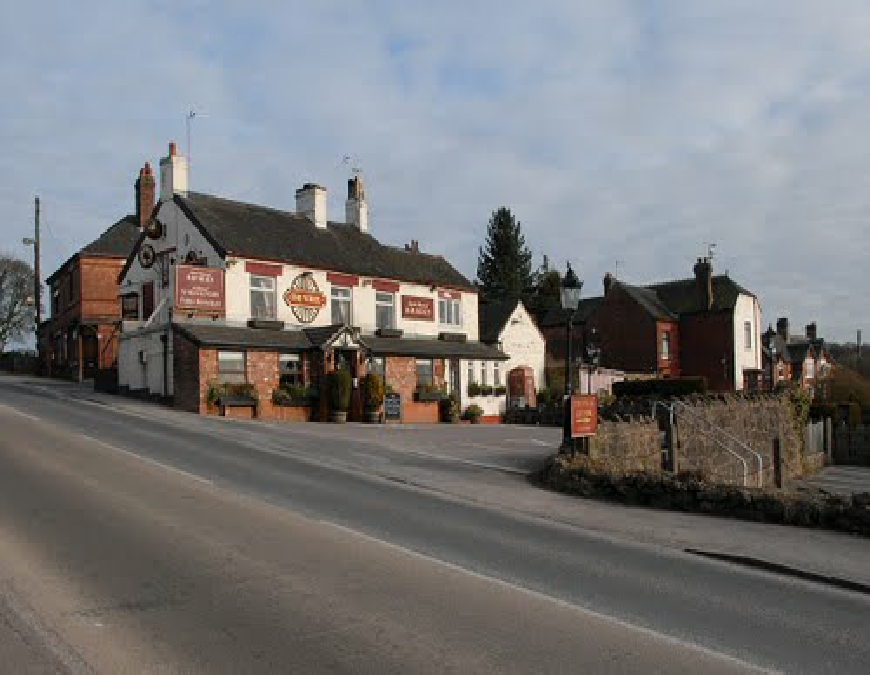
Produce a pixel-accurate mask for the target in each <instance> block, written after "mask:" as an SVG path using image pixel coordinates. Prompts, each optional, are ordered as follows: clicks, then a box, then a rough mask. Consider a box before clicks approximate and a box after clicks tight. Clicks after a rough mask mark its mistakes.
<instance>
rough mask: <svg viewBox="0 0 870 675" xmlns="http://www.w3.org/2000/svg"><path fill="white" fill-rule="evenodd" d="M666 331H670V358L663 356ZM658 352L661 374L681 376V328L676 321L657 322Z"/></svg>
mask: <svg viewBox="0 0 870 675" xmlns="http://www.w3.org/2000/svg"><path fill="white" fill-rule="evenodd" d="M665 331H667V333H668V337H669V340H670V343H669V345H668V358H667V359H666V358H663V354H662V343H663V341H664V334H665ZM656 345H657V346H656V353H657V361H658V370H659V374H660V375H664V376H666V377H679V375H680V329H679V324H678V323H677V322H676V321H658V322H656Z"/></svg>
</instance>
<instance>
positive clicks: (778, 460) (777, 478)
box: [773, 436, 782, 489]
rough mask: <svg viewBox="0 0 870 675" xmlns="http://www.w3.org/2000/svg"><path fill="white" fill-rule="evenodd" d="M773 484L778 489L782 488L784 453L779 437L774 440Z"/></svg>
mask: <svg viewBox="0 0 870 675" xmlns="http://www.w3.org/2000/svg"><path fill="white" fill-rule="evenodd" d="M773 482H774V484H775V485H776V487H777V489H781V488H782V452H781V450H780V442H779V436H777V437H776V438H774V439H773Z"/></svg>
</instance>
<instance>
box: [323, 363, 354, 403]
mask: <svg viewBox="0 0 870 675" xmlns="http://www.w3.org/2000/svg"><path fill="white" fill-rule="evenodd" d="M326 384H327V387H328V389H327V391H328V392H329V404H330V406H332V409H333V410H335V411H338V412H347V410H348V409H349V408H350V393H351V386H352V381H351V377H350V373H349V372H347V371H346V370H335V371H333V372H331V373H329V374H328V375H327V376H326Z"/></svg>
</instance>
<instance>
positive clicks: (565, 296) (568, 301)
mask: <svg viewBox="0 0 870 675" xmlns="http://www.w3.org/2000/svg"><path fill="white" fill-rule="evenodd" d="M582 290H583V282H582V281H580V279H578V278H577V275H576V274H574V270H572V269H571V263H568V270H567V271H566V272H565V277H564V278H563V279H562V288H561V301H562V309H564V310H570V311H574V310H575V309H577V307H579V306H580V292H581V291H582Z"/></svg>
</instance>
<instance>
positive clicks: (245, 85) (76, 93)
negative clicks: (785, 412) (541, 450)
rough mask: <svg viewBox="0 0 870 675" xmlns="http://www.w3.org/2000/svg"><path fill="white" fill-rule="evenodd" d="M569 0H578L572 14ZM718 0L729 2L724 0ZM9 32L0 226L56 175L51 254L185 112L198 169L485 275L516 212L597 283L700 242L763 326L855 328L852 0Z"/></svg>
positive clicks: (648, 269)
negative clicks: (356, 212)
mask: <svg viewBox="0 0 870 675" xmlns="http://www.w3.org/2000/svg"><path fill="white" fill-rule="evenodd" d="M578 5H581V6H579V7H578ZM714 5H716V8H714ZM8 18H9V19H10V20H9V21H5V22H4V23H3V25H2V26H0V63H2V65H0V86H2V88H3V91H4V93H5V94H6V95H5V96H4V97H3V98H2V99H0V114H2V118H3V119H4V125H3V126H2V128H0V140H2V147H3V149H4V152H3V153H0V170H2V171H3V175H4V181H2V186H0V207H2V209H3V212H4V215H5V224H4V226H3V232H4V234H8V241H7V237H4V241H3V243H2V245H3V246H6V247H7V248H10V247H11V248H12V249H13V250H14V249H15V246H16V243H15V242H17V241H19V240H20V238H21V237H22V236H25V235H26V234H27V232H28V230H29V228H30V227H31V225H30V224H31V222H32V213H31V211H32V197H33V194H34V193H36V192H38V193H39V194H40V195H41V196H42V198H43V202H44V207H45V214H46V219H47V220H48V222H49V223H50V224H51V229H52V232H53V234H54V235H55V236H54V237H53V239H48V240H47V242H46V246H45V249H46V260H45V265H44V267H45V268H46V269H53V268H54V267H55V266H56V265H57V264H59V263H60V262H62V260H64V259H65V258H66V257H67V256H68V255H69V254H70V253H72V252H73V250H74V248H75V247H76V246H79V245H82V244H84V243H86V242H87V241H88V240H90V239H92V238H93V237H95V236H97V235H98V234H99V232H100V231H101V230H102V229H103V228H105V227H106V226H107V225H108V224H110V223H111V222H113V221H114V220H115V219H116V218H117V217H118V216H119V215H121V214H122V213H125V212H127V211H129V210H131V209H132V181H133V179H134V178H135V175H136V172H137V170H138V167H139V166H140V165H141V163H142V162H143V161H145V160H146V159H149V160H151V161H152V162H154V161H156V159H157V158H158V157H159V156H160V155H161V154H162V153H163V152H164V150H165V147H166V142H167V141H168V140H169V139H170V138H174V139H175V140H178V141H179V143H180V144H181V145H182V147H183V146H184V114H185V112H186V111H187V110H188V109H190V108H191V107H193V108H194V109H196V110H198V111H200V112H203V113H206V115H201V116H199V117H198V118H197V119H195V120H194V123H193V147H194V150H193V169H192V184H193V186H194V188H195V189H201V190H203V191H208V192H214V193H218V194H226V195H229V196H234V197H237V198H241V199H247V200H251V201H257V202H262V203H267V204H270V205H275V206H281V207H286V208H292V206H293V192H294V190H295V188H296V187H298V186H299V185H300V184H301V183H302V182H303V181H305V180H317V181H318V182H321V183H324V184H326V185H327V187H328V188H329V189H330V210H331V212H332V213H333V215H336V216H340V215H341V214H343V208H342V200H343V196H344V195H343V192H344V184H345V183H344V181H345V179H346V178H347V174H348V168H347V167H346V166H344V165H342V163H341V160H342V157H344V156H345V155H348V154H350V155H353V156H354V157H355V158H357V159H356V161H357V162H359V163H360V164H361V165H362V167H363V169H364V171H365V176H366V181H367V191H368V194H369V197H370V200H371V213H372V227H373V229H374V231H375V234H376V235H377V236H379V237H381V238H382V239H384V240H387V241H391V242H394V243H400V242H402V241H407V240H410V239H411V238H416V239H419V240H420V241H421V245H423V246H424V248H426V249H428V250H431V251H437V252H443V253H444V255H446V256H447V257H448V258H449V259H450V260H452V261H454V262H455V263H456V264H457V266H458V267H459V268H460V269H461V270H462V271H463V272H465V273H466V274H468V275H473V274H474V272H475V269H476V265H475V263H476V254H477V247H478V246H479V244H480V243H481V241H482V239H483V231H484V228H485V224H486V220H487V218H488V216H489V214H490V212H491V211H492V209H494V208H496V207H497V206H499V205H502V204H506V205H508V206H510V207H511V208H512V209H513V210H514V212H515V213H516V214H517V215H518V217H519V218H520V219H521V220H522V221H523V223H524V225H525V228H526V238H527V241H528V242H529V243H530V244H531V246H532V247H533V249H534V250H535V252H536V254H538V255H539V254H541V253H548V254H549V255H550V257H551V259H552V260H553V261H554V262H558V264H559V265H560V266H561V265H564V258H566V257H570V258H571V259H572V261H573V262H575V263H576V264H577V265H578V267H579V268H580V270H581V271H582V273H583V274H584V276H585V277H586V279H587V286H586V287H587V288H588V289H590V290H595V289H597V288H599V282H598V280H599V279H600V278H601V277H602V276H603V274H604V272H605V271H607V270H608V269H612V268H613V266H614V261H615V260H617V259H619V260H621V261H622V262H621V264H620V274H621V276H624V277H626V278H629V279H631V280H634V281H639V282H642V281H654V280H660V279H666V278H673V277H676V276H682V275H686V274H689V273H690V272H691V266H692V263H693V261H694V258H695V257H696V256H697V255H699V254H700V253H701V252H702V251H703V247H704V243H705V242H709V241H715V242H716V243H717V244H718V251H719V259H718V261H717V263H716V266H717V268H718V269H719V270H724V269H728V270H729V271H730V273H731V275H732V276H733V277H734V278H736V279H737V280H738V281H739V282H740V283H742V284H743V285H745V286H747V287H749V288H750V289H752V290H753V291H755V292H757V293H758V294H759V296H760V297H761V300H762V303H763V306H764V310H765V319H766V320H771V321H773V320H775V317H776V316H777V315H779V314H783V313H787V314H789V315H790V316H791V318H792V321H793V323H794V324H795V325H801V324H802V323H805V322H807V321H809V320H813V319H814V320H817V321H818V322H819V326H820V331H821V332H822V333H823V334H825V335H827V336H829V337H835V338H837V339H848V338H850V337H852V335H853V333H854V328H855V327H856V324H860V322H861V321H862V320H864V318H865V317H867V315H868V309H870V300H867V299H866V297H867V296H865V295H864V294H863V293H860V292H859V289H860V288H861V281H862V278H861V274H862V266H863V263H864V260H865V259H866V258H867V253H868V244H867V237H866V234H865V230H866V228H865V227H864V226H863V222H864V218H865V216H866V214H867V213H868V205H870V197H868V195H870V190H868V187H870V185H868V183H870V168H868V162H870V160H868V159H867V156H868V153H867V152H866V150H865V149H864V147H863V146H864V143H863V141H864V137H865V136H866V134H865V132H864V127H865V126H866V119H868V113H870V95H868V92H870V86H868V85H870V70H868V68H867V66H866V65H865V64H867V63H870V59H868V56H870V53H868V52H870V43H868V42H867V40H866V35H867V34H868V31H870V9H868V8H866V7H865V6H864V5H863V3H859V2H845V1H844V2H832V3H826V4H824V5H822V4H819V3H817V2H808V1H807V2H797V1H792V2H768V3H761V4H759V3H757V2H721V3H712V2H705V3H685V2H658V3H649V2H627V1H626V2H608V3H597V2H595V3H593V2H584V3H577V2H561V3H556V2H552V3H547V2H544V3H533V4H529V3H510V2H503V3H500V4H498V5H497V6H495V5H493V4H492V3H482V2H473V1H468V2H463V3H456V2H445V3H438V4H435V5H431V4H430V5H428V6H425V8H424V7H423V6H421V5H418V4H416V3H399V2H375V3H367V4H363V3H358V4H356V5H348V4H347V3H246V4H245V5H236V4H229V3H228V4H226V5H217V6H215V5H213V4H211V3H198V4H188V5H186V6H185V8H184V9H182V10H179V9H177V3H157V4H154V3H145V4H142V3H123V5H122V3H105V4H104V3H94V4H89V3H87V2H85V3H78V4H76V5H66V6H63V5H56V3H40V2H30V3H26V4H19V5H16V6H14V7H13V8H12V9H11V15H10V16H9V17H8Z"/></svg>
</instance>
